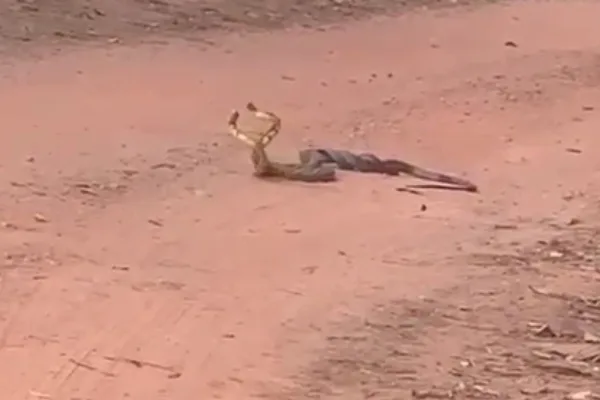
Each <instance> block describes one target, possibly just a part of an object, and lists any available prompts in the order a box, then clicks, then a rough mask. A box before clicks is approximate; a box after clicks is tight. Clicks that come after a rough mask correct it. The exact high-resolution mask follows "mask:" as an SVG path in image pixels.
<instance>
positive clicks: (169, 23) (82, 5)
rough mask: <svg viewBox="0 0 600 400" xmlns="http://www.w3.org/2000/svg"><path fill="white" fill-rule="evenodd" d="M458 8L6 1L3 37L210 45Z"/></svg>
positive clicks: (407, 2) (388, 0)
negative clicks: (259, 32)
mask: <svg viewBox="0 0 600 400" xmlns="http://www.w3.org/2000/svg"><path fill="white" fill-rule="evenodd" d="M456 4H458V3H457V2H452V1H440V0H403V1H394V0H379V1H369V0H318V1H311V2H307V1H304V0H269V1H256V0H241V1H231V0H197V1H193V0H188V1H186V0H126V1H122V0H121V1H119V0H86V1H73V0H66V1H65V0H2V1H0V37H1V38H2V47H4V48H5V49H6V48H7V47H8V48H15V47H16V46H20V48H23V43H29V44H34V43H37V44H41V43H45V44H48V43H54V44H61V45H63V44H65V43H75V42H77V41H99V42H105V43H106V42H108V43H113V44H114V43H118V42H123V41H126V42H128V43H131V42H138V41H140V40H142V41H143V40H146V39H148V38H149V37H153V36H154V37H157V38H158V37H159V36H160V37H163V38H164V37H165V36H171V37H177V38H186V39H188V40H201V41H203V42H206V43H211V42H210V41H209V40H208V39H206V38H202V39H201V37H202V35H199V33H203V32H207V31H211V30H218V31H233V30H236V31H239V30H256V29H277V28H283V27H286V26H290V25H300V26H304V27H315V26H318V25H320V24H322V23H333V22H336V21H340V20H342V19H359V18H364V17H367V16H370V15H374V14H386V15H390V14H391V13H398V12H401V11H402V10H407V9H414V8H415V7H424V8H431V7H441V6H446V7H447V6H453V5H456ZM460 4H461V5H462V6H464V5H465V3H464V2H460Z"/></svg>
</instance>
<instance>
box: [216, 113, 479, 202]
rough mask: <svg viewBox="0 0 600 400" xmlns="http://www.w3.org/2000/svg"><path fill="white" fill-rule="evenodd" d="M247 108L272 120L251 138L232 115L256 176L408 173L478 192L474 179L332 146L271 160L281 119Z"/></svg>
mask: <svg viewBox="0 0 600 400" xmlns="http://www.w3.org/2000/svg"><path fill="white" fill-rule="evenodd" d="M246 108H247V109H248V110H249V111H251V112H253V113H254V114H255V115H256V116H257V117H258V118H261V119H265V120H267V121H269V122H270V126H269V127H268V128H267V130H265V131H264V132H261V133H260V135H259V137H258V138H250V136H249V134H248V133H246V132H243V131H241V130H240V129H239V128H238V127H237V120H238V118H239V113H238V112H237V111H233V113H232V114H231V116H230V117H229V122H228V126H229V131H230V133H231V134H232V135H233V136H234V137H236V138H237V139H239V140H241V141H243V142H244V143H246V144H247V145H249V146H250V147H251V148H252V153H251V160H252V164H253V166H254V175H255V176H257V177H260V178H280V179H286V180H292V181H301V182H311V183H312V182H332V181H335V180H336V171H335V170H336V168H337V169H340V170H345V171H357V172H364V173H379V174H385V175H399V174H407V175H411V176H414V177H416V178H420V179H424V180H429V181H433V182H438V183H443V184H448V185H452V186H453V187H454V188H456V189H460V190H464V191H469V192H477V190H478V189H477V186H476V185H475V184H473V183H472V182H470V181H468V180H466V179H463V178H459V177H456V176H451V175H448V174H445V173H441V172H436V171H432V170H428V169H424V168H421V167H418V166H416V165H414V164H411V163H408V162H406V161H402V160H398V159H381V158H379V157H377V156H376V155H374V154H371V153H353V152H350V151H347V150H337V149H328V148H316V149H304V150H301V151H300V152H299V153H298V158H299V162H298V163H281V162H276V161H271V160H270V159H269V157H268V156H267V153H266V151H265V148H266V147H267V145H268V144H269V143H270V142H271V141H272V140H273V139H274V138H275V136H276V135H277V134H278V133H279V131H280V129H281V120H280V119H279V117H277V116H276V115H275V114H273V113H271V112H268V111H261V110H259V109H258V108H257V107H256V106H255V105H254V104H252V103H248V104H247V105H246Z"/></svg>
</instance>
